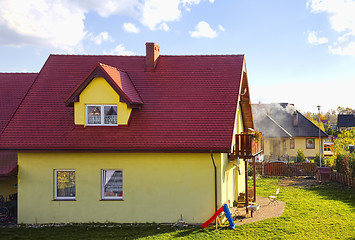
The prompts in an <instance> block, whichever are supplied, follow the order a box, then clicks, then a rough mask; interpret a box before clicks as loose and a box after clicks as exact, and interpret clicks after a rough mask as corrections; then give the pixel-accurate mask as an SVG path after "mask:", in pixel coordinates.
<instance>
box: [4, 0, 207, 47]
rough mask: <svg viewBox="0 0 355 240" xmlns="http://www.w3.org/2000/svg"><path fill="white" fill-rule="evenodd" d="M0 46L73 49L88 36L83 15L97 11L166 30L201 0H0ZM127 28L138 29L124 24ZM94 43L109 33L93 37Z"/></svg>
mask: <svg viewBox="0 0 355 240" xmlns="http://www.w3.org/2000/svg"><path fill="white" fill-rule="evenodd" d="M0 2H1V7H0V33H1V34H0V45H6V46H17V47H18V46H20V47H21V46H25V45H35V46H40V47H46V48H51V49H54V50H62V51H70V52H75V51H78V50H80V48H81V45H82V40H83V39H85V38H86V39H91V38H92V37H93V36H92V34H88V33H87V30H85V15H86V14H87V13H89V12H97V13H98V14H99V15H100V16H102V17H109V16H112V15H126V16H129V17H131V18H134V19H137V20H139V21H140V22H141V23H142V24H143V25H144V26H147V27H148V28H149V29H151V30H157V29H159V30H163V31H169V30H170V28H169V26H168V23H169V22H172V21H178V20H179V19H180V18H181V17H182V11H188V10H189V9H190V7H191V6H193V5H197V4H199V3H200V2H201V0H130V1H127V0H107V1H102V0H0ZM124 29H125V30H126V31H131V32H137V31H139V30H137V29H138V28H133V27H132V25H131V26H126V27H125V28H124ZM92 40H93V41H95V42H96V43H97V44H100V43H103V42H104V41H109V40H110V39H109V36H108V35H107V36H105V35H104V34H103V35H100V36H97V38H95V39H92Z"/></svg>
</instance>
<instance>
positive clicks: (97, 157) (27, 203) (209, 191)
mask: <svg viewBox="0 0 355 240" xmlns="http://www.w3.org/2000/svg"><path fill="white" fill-rule="evenodd" d="M214 158H215V161H216V165H217V166H221V154H215V155H214ZM18 161H19V175H18V181H19V189H18V194H19V202H18V222H19V223H60V222H107V221H108V222H142V223H145V222H153V221H154V222H176V221H177V220H178V219H179V217H180V214H183V218H184V220H185V221H186V222H189V223H202V222H204V221H206V220H207V219H208V218H209V217H211V216H212V214H213V213H214V206H215V202H214V168H213V164H212V161H211V156H210V154H209V153H20V154H19V160H18ZM55 169H68V170H69V169H74V170H75V171H76V172H75V174H76V176H75V178H76V201H54V170H55ZM102 169H113V170H115V169H117V170H122V171H123V201H101V171H102ZM219 172H220V171H219ZM221 174H222V175H220V176H219V177H220V179H222V181H224V179H225V177H226V176H224V174H223V173H221ZM221 184H223V183H221V181H220V180H218V186H220V185H221ZM219 188H220V187H219ZM219 191H220V190H219ZM219 195H220V194H219ZM219 200H220V201H219V203H218V204H219V205H221V204H222V202H221V200H222V199H219ZM223 200H224V198H223Z"/></svg>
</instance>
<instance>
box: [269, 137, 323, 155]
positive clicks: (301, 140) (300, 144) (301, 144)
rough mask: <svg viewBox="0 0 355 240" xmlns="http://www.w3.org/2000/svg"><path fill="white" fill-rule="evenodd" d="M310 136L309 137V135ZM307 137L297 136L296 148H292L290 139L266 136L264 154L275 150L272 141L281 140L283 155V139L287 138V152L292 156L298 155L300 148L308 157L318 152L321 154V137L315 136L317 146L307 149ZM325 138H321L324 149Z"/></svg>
mask: <svg viewBox="0 0 355 240" xmlns="http://www.w3.org/2000/svg"><path fill="white" fill-rule="evenodd" d="M307 138H308V137H307ZM307 138H306V137H297V138H294V139H295V148H294V149H291V148H290V139H289V138H287V139H280V138H274V139H273V138H264V154H265V155H266V156H269V155H270V153H271V152H272V150H273V145H272V141H273V140H276V141H280V154H281V155H283V151H284V150H283V140H286V149H285V150H286V154H287V155H288V156H291V157H296V156H297V151H298V149H301V150H303V153H304V155H305V156H306V157H311V158H313V157H315V155H316V154H317V153H318V154H319V138H314V140H315V141H314V143H315V148H311V149H307V148H306V139H307ZM323 141H324V140H323V139H322V140H321V142H322V149H323Z"/></svg>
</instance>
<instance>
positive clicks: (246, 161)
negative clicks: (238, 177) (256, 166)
mask: <svg viewBox="0 0 355 240" xmlns="http://www.w3.org/2000/svg"><path fill="white" fill-rule="evenodd" d="M243 160H244V165H245V174H244V175H245V211H246V214H248V213H249V211H248V205H249V196H248V159H243Z"/></svg>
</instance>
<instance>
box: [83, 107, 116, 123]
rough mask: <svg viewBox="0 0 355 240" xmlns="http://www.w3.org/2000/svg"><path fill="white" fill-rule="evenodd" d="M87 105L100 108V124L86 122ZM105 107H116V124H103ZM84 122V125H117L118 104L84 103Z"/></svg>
mask: <svg viewBox="0 0 355 240" xmlns="http://www.w3.org/2000/svg"><path fill="white" fill-rule="evenodd" d="M88 107H100V110H101V123H100V124H91V123H88ZM105 107H116V108H117V123H116V124H105ZM85 123H86V126H118V106H117V105H115V104H89V105H86V108H85Z"/></svg>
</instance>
